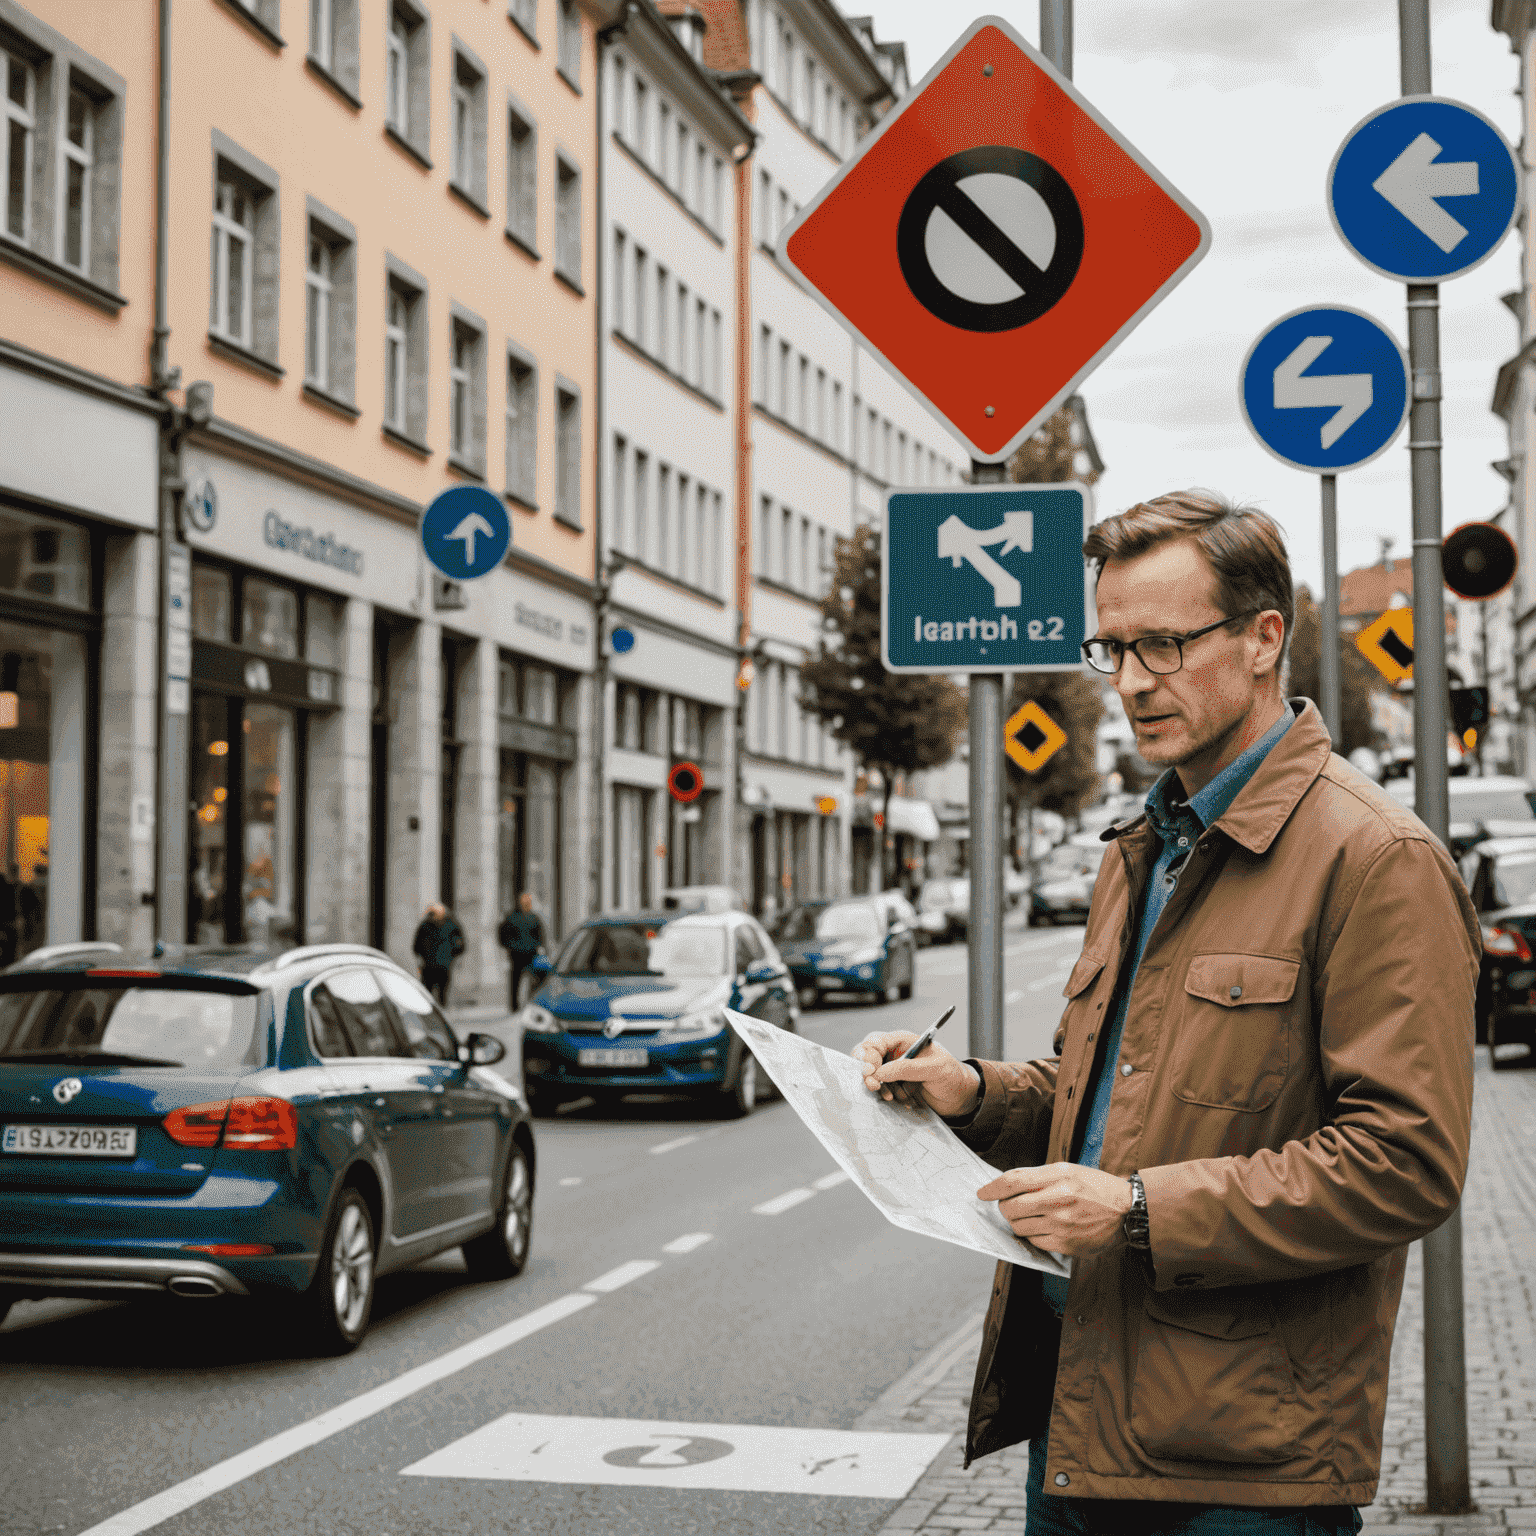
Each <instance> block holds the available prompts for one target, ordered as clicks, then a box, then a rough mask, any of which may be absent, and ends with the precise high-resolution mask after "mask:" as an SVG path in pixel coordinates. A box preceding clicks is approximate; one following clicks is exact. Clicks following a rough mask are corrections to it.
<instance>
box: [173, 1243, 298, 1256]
mask: <svg viewBox="0 0 1536 1536" xmlns="http://www.w3.org/2000/svg"><path fill="white" fill-rule="evenodd" d="M182 1251H183V1252H185V1253H208V1254H212V1255H213V1257H214V1258H216V1259H259V1258H263V1257H265V1256H266V1255H267V1254H269V1253H276V1252H277V1249H276V1248H274V1247H273V1246H272V1244H271V1243H183V1244H182Z"/></svg>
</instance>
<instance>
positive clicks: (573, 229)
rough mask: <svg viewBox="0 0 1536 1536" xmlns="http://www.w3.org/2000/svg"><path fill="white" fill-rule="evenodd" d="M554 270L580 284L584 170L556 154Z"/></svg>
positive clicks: (566, 278)
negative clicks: (582, 174)
mask: <svg viewBox="0 0 1536 1536" xmlns="http://www.w3.org/2000/svg"><path fill="white" fill-rule="evenodd" d="M555 271H556V272H557V273H558V274H559V275H560V276H561V277H563V278H564V279H565V280H566V281H567V282H568V283H570V284H571V285H572V287H575V288H580V287H581V172H580V171H579V170H578V169H577V168H576V166H575V165H574V164H572V162H571V161H569V160H567V159H566V158H565V156H564V155H556V156H555Z"/></svg>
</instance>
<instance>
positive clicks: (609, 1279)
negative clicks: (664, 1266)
mask: <svg viewBox="0 0 1536 1536" xmlns="http://www.w3.org/2000/svg"><path fill="white" fill-rule="evenodd" d="M660 1268H661V1260H660V1259H631V1260H630V1261H629V1263H628V1264H620V1265H619V1267H618V1268H617V1269H610V1270H609V1271H608V1273H607V1274H606V1275H599V1276H598V1277H597V1279H596V1280H588V1281H587V1283H586V1284H585V1285H584V1286H582V1290H584V1291H601V1292H604V1293H605V1294H606V1293H607V1292H608V1291H616V1290H618V1288H619V1287H620V1286H621V1285H628V1284H629V1282H630V1281H631V1280H638V1279H639V1278H640V1277H641V1275H648V1274H650V1272H651V1271H652V1270H653V1269H660Z"/></svg>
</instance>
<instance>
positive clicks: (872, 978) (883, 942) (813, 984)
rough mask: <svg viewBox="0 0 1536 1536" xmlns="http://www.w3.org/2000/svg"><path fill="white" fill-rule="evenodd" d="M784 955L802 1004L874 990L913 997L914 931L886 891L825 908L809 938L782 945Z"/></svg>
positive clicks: (887, 997)
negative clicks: (835, 993)
mask: <svg viewBox="0 0 1536 1536" xmlns="http://www.w3.org/2000/svg"><path fill="white" fill-rule="evenodd" d="M901 904H902V906H906V905H907V903H906V901H905V900H904V899H903V900H902V903H901ZM908 910H910V908H909V909H908ZM785 958H786V959H787V960H788V961H789V965H790V969H791V970H792V971H793V973H794V978H795V987H796V991H797V993H798V995H799V997H800V1000H801V1003H802V1006H804V1007H808V1008H813V1007H815V1006H816V1004H817V1002H818V1001H819V1000H820V999H821V998H823V997H826V996H827V995H828V994H829V993H834V992H862V993H873V994H874V995H875V996H876V998H877V999H878V1000H879V1001H881V1002H887V1003H893V1002H895V1001H896V999H897V998H899V997H911V996H912V983H913V978H914V977H915V975H916V972H917V936H916V934H915V933H914V931H913V929H912V927H911V925H910V924H908V923H907V922H906V921H905V919H904V918H903V917H902V915H901V912H900V911H899V910H898V909H897V908H896V907H895V906H894V904H893V903H892V902H891V901H890V900H889V893H887V894H885V895H881V896H858V897H852V898H850V899H847V900H844V901H834V902H830V903H829V904H828V905H827V906H826V907H824V908H823V909H822V910H821V911H820V912H819V913H818V914H817V916H816V931H815V933H814V934H813V935H812V937H810V938H809V939H802V940H797V941H795V942H794V943H793V944H792V945H789V946H787V948H786V956H785Z"/></svg>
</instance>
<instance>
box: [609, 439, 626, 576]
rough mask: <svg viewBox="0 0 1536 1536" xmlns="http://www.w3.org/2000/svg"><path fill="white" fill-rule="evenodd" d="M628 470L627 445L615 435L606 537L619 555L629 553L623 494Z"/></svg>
mask: <svg viewBox="0 0 1536 1536" xmlns="http://www.w3.org/2000/svg"><path fill="white" fill-rule="evenodd" d="M628 470H629V445H628V444H627V443H626V442H625V441H624V439H623V438H622V437H620V436H618V434H617V433H615V434H614V439H613V522H612V525H611V528H610V531H609V535H608V537H609V540H610V541H611V542H612V544H613V547H614V548H615V549H616V550H618V551H619V552H620V553H621V554H628V553H629V544H628V538H629V518H628V509H627V508H626V506H625V494H624V493H625V491H626V490H627V488H628V484H627V476H628Z"/></svg>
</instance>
